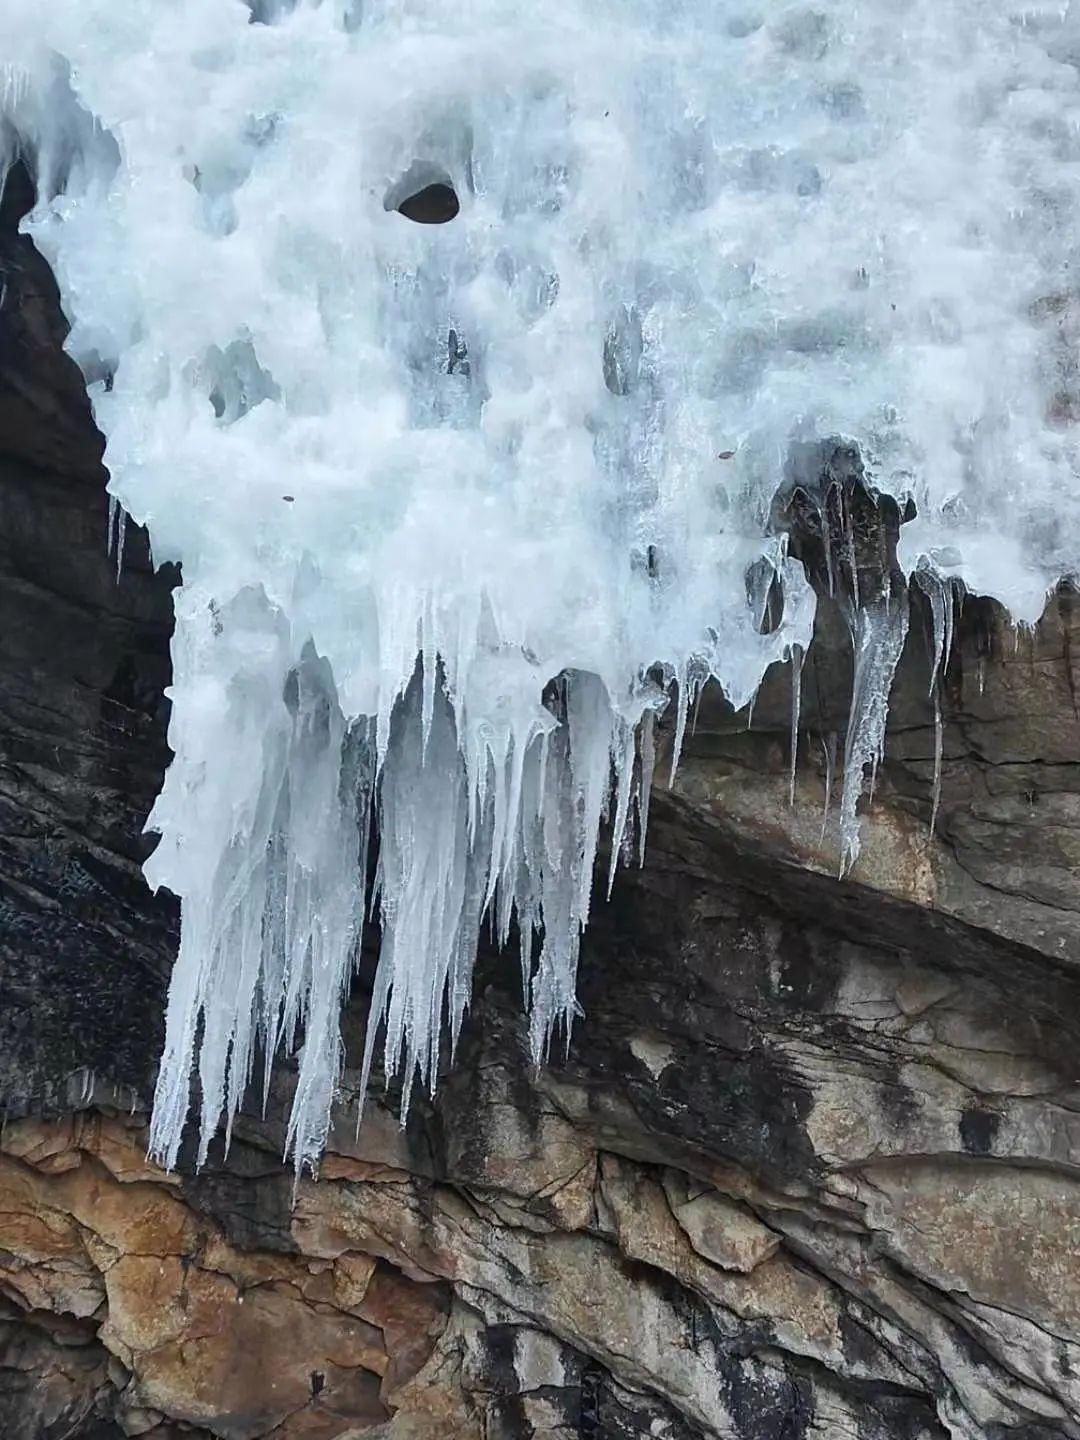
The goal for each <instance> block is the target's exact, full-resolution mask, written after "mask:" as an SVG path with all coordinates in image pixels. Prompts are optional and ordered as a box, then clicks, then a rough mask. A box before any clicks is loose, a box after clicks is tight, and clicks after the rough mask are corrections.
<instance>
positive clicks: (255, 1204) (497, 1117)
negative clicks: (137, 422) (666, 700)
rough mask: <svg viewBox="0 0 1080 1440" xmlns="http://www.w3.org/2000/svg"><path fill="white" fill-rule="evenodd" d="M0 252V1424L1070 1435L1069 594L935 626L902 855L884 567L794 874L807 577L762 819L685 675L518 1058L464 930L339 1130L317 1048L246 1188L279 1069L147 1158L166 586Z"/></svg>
mask: <svg viewBox="0 0 1080 1440" xmlns="http://www.w3.org/2000/svg"><path fill="white" fill-rule="evenodd" d="M0 218H2V217H0ZM0 229H3V226H2V225H0ZM0 267H2V270H3V282H4V283H3V289H4V299H3V302H2V304H0V995H2V997H3V998H2V1001H0V1098H2V1099H3V1102H4V1104H5V1114H6V1120H5V1124H4V1128H3V1132H2V1139H0V1433H2V1434H3V1435H4V1436H5V1437H10V1440H61V1437H64V1440H119V1437H120V1436H130V1435H146V1436H150V1437H153V1440H180V1437H181V1436H194V1437H206V1436H211V1435H212V1436H219V1437H223V1440H261V1437H268V1436H275V1437H279V1440H345V1437H353V1440H354V1437H357V1436H360V1435H364V1436H371V1437H379V1436H385V1437H393V1440H434V1437H476V1440H519V1437H521V1440H570V1437H577V1436H588V1437H595V1440H638V1437H645V1436H650V1437H651V1436H659V1437H666V1440H704V1437H714V1436H720V1437H725V1440H800V1437H804V1436H818V1437H822V1440H833V1437H853V1440H854V1437H858V1440H894V1437H895V1440H941V1437H948V1436H952V1437H965V1440H966V1437H973V1440H974V1437H987V1440H1051V1437H1054V1440H1058V1437H1076V1436H1080V1382H1078V1379H1077V1376H1078V1375H1080V1261H1078V1260H1077V1253H1078V1250H1080V1167H1078V1158H1080V1143H1078V1141H1080V1119H1078V1111H1080V1097H1078V1091H1077V1085H1076V1081H1077V1072H1078V1059H1077V1057H1078V1056H1080V1033H1078V1032H1080V1003H1078V1002H1080V971H1078V968H1077V966H1078V961H1080V886H1078V884H1077V864H1078V861H1080V717H1078V705H1077V698H1076V683H1075V676H1074V660H1073V649H1074V648H1080V633H1078V628H1077V612H1076V605H1075V599H1074V597H1073V595H1072V594H1071V593H1068V592H1062V593H1061V594H1060V595H1059V596H1057V597H1056V598H1055V599H1054V601H1053V602H1052V603H1051V606H1050V608H1049V609H1048V611H1047V614H1046V617H1045V618H1044V620H1043V622H1042V624H1041V625H1040V626H1039V627H1038V629H1037V630H1036V631H1035V632H1034V634H1032V635H1017V634H1016V633H1015V632H1013V631H1012V630H1011V628H1010V627H1009V626H1008V624H1007V622H1006V621H1005V619H1004V617H1003V616H1001V615H1000V613H998V612H996V611H995V610H994V609H993V608H992V607H990V606H987V605H986V604H984V603H982V602H978V601H975V600H972V599H969V600H968V601H967V602H966V604H965V605H964V607H963V609H962V610H961V611H960V612H959V614H958V616H957V628H956V637H955V643H954V645H953V648H952V652H951V656H950V659H949V663H948V666H947V667H946V669H945V672H944V675H943V678H942V681H941V684H940V689H939V691H938V699H939V706H940V712H941V716H942V725H941V732H940V734H941V751H942V761H941V767H940V769H941V779H940V803H939V806H938V811H937V816H936V823H935V826H934V833H933V834H932V835H931V832H930V820H931V812H932V809H933V791H934V770H935V765H934V756H935V748H936V734H937V726H936V722H935V706H934V700H933V696H932V694H931V685H930V676H931V664H932V661H931V655H932V651H933V643H932V623H931V619H930V615H929V609H928V605H927V603H926V602H925V601H924V597H922V595H921V593H920V592H919V591H918V589H917V588H914V589H913V591H912V594H911V597H910V599H911V604H912V607H913V609H912V621H911V625H910V629H909V633H908V639H907V645H906V648H905V652H904V656H903V659H902V661H901V664H900V668H899V671H898V675H897V679H896V684H895V687H894V692H893V701H892V709H891V720H890V729H889V740H888V748H887V754H886V758H885V762H884V764H883V765H882V766H881V767H880V769H879V772H878V775H877V779H876V786H875V791H874V796H873V800H872V802H871V803H869V804H868V805H867V806H866V807H865V810H864V819H863V848H862V854H861V856H860V859H859V861H858V864H857V865H856V867H855V870H854V871H853V873H852V874H851V875H850V876H849V877H848V878H847V879H845V880H844V881H840V880H838V879H837V878H836V875H837V870H838V839H837V835H836V831H835V815H836V811H837V808H838V791H837V790H836V788H835V786H834V793H833V797H832V803H831V805H830V806H829V813H828V815H827V816H826V814H825V810H826V806H825V798H826V797H825V791H826V785H825V780H826V777H827V770H828V768H829V767H828V765H827V763H826V762H827V757H828V756H829V754H830V752H833V753H835V750H836V748H837V744H838V743H839V747H840V749H841V750H842V737H843V734H844V730H845V727H846V723H847V707H848V697H849V695H850V679H851V646H850V641H849V639H848V633H847V629H846V624H845V622H844V618H843V615H842V613H841V609H840V607H839V606H838V605H836V604H834V603H832V602H831V601H830V600H829V599H828V597H827V595H826V596H824V598H823V600H822V604H821V607H820V614H819V623H818V635H817V639H816V641H815V644H814V646H813V648H812V649H811V651H810V654H809V656H808V657H807V659H806V663H805V667H804V671H803V676H802V682H803V683H802V705H801V710H800V715H799V725H798V734H799V742H798V753H797V757H796V758H797V766H796V783H795V803H794V805H791V804H789V783H790V779H789V777H790V758H791V757H790V738H789V737H790V729H791V685H790V673H789V672H788V671H785V670H777V671H775V672H773V673H772V674H771V675H770V676H769V678H768V680H767V683H766V685H765V687H764V689H763V691H762V694H761V696H760V697H759V699H758V702H757V704H756V705H755V708H754V714H753V724H752V726H748V724H747V717H746V716H745V715H733V714H731V712H730V710H729V709H728V708H727V707H726V706H725V705H724V703H723V701H722V699H721V698H720V697H719V696H716V695H710V694H706V695H705V696H704V697H703V699H702V703H701V705H700V707H699V710H698V714H697V718H696V725H695V727H694V730H693V733H692V734H691V735H689V737H688V740H687V746H686V751H685V754H684V758H683V761H682V765H681V767H680V772H679V778H678V781H677V783H676V786H675V788H674V790H672V791H667V790H665V789H662V788H661V789H658V791H657V794H656V796H655V800H654V808H653V815H652V821H651V829H650V836H649V852H648V858H647V862H646V865H645V867H644V869H643V870H641V871H627V872H624V873H622V874H621V875H620V877H619V879H618V881H617V883H616V886H615V892H614V896H613V898H612V901H611V903H610V904H606V905H605V904H603V903H598V904H597V906H596V909H595V915H594V920H593V923H592V925H591V928H590V931H589V933H588V935H587V937H586V941H585V945H584V953H583V960H582V969H581V983H580V999H581V1003H582V1007H583V1010H584V1015H583V1017H582V1019H581V1020H580V1021H579V1023H578V1024H577V1026H576V1027H575V1030H574V1033H573V1036H572V1037H571V1041H570V1044H569V1048H568V1050H567V1051H566V1052H565V1053H562V1052H559V1053H557V1054H555V1055H553V1057H552V1061H551V1063H550V1065H549V1066H548V1067H547V1068H546V1069H545V1070H543V1071H542V1072H541V1073H539V1074H534V1073H533V1072H532V1071H531V1068H530V1066H529V1063H528V1059H527V1041H526V1037H525V1033H524V1028H523V1024H522V1017H521V1007H520V997H519V994H518V981H517V974H516V970H517V967H516V961H513V962H511V963H501V962H499V960H498V959H497V957H492V956H488V957H485V958H484V961H483V963H482V965H481V967H480V972H479V975H478V984H477V992H476V999H475V1004H474V1006H473V1011H472V1015H471V1017H470V1019H469V1021H468V1024H467V1029H466V1033H465V1035H464V1036H463V1041H462V1046H461V1049H460V1051H459V1055H458V1057H457V1063H456V1065H455V1067H454V1068H453V1069H452V1070H451V1071H448V1072H447V1074H446V1075H445V1077H444V1080H443V1083H442V1086H441V1089H440V1091H439V1093H438V1096H437V1098H436V1100H435V1101H434V1102H432V1103H425V1102H419V1101H418V1102H416V1103H415V1104H414V1107H413V1110H412V1113H411V1115H410V1119H409V1123H408V1125H407V1126H406V1127H405V1129H401V1128H400V1127H399V1125H398V1122H397V1119H396V1114H395V1112H394V1109H393V1103H392V1102H393V1097H392V1096H388V1097H383V1096H382V1095H381V1094H379V1093H377V1094H376V1095H375V1096H374V1097H373V1099H372V1100H371V1102H369V1106H368V1109H367V1112H366V1115H365V1120H364V1125H363V1127H362V1129H361V1131H360V1134H359V1136H357V1134H356V1129H355V1105H354V1103H353V1102H354V1100H355V1094H354V1093H350V1087H352V1090H353V1091H354V1090H355V1085H356V1083H357V1076H356V1071H355V1070H354V1069H350V1070H349V1072H348V1073H347V1076H346V1087H345V1093H344V1094H343V1096H342V1103H341V1107H340V1112H339V1113H338V1115H337V1116H336V1123H335V1127H334V1130H333V1133H332V1136H331V1142H330V1147H329V1153H328V1155H327V1157H326V1161H325V1163H324V1166H323V1169H322V1173H321V1175H320V1178H319V1179H318V1181H317V1182H313V1181H311V1180H309V1179H305V1180H303V1181H301V1182H300V1184H299V1185H298V1186H296V1188H295V1190H294V1177H293V1176H292V1175H291V1173H289V1172H287V1171H286V1170H284V1169H283V1168H282V1166H281V1164H280V1160H279V1157H280V1154H281V1150H282V1142H283V1136H284V1128H283V1127H284V1122H283V1116H284V1114H285V1113H286V1111H287V1102H288V1095H289V1087H290V1084H291V1074H290V1071H289V1069H288V1067H287V1066H284V1065H283V1066H281V1067H279V1070H278V1073H277V1076H276V1080H275V1091H274V1094H273V1095H272V1097H271V1104H270V1107H269V1110H268V1113H267V1115H266V1116H265V1117H262V1116H261V1115H259V1114H258V1112H257V1111H256V1110H253V1111H252V1113H251V1114H245V1115H244V1116H242V1117H241V1119H240V1121H239V1122H238V1124H237V1127H236V1132H235V1135H234V1139H233V1144H232V1147H231V1149H230V1150H229V1152H228V1154H227V1155H226V1154H225V1153H224V1151H223V1149H222V1147H221V1145H220V1143H218V1144H216V1145H215V1147H214V1149H213V1152H212V1156H211V1161H210V1164H209V1165H208V1166H207V1167H206V1168H205V1169H204V1170H203V1171H202V1172H201V1173H200V1174H198V1175H196V1174H194V1173H193V1172H192V1171H191V1168H190V1166H187V1165H181V1167H180V1170H179V1172H178V1173H177V1174H175V1175H171V1176H168V1175H165V1174H163V1173H162V1172H161V1171H160V1170H158V1169H157V1168H156V1167H154V1166H153V1165H151V1164H149V1163H147V1162H146V1160H145V1158H144V1154H145V1139H146V1132H145V1120H146V1114H145V1105H146V1103H147V1099H148V1096H149V1093H150V1088H151V1086H152V1082H153V1076H154V1070H155V1065H156V1061H157V1054H158V1048H159V1043H160V1030H161V1012H162V1003H163V997H164V989H165V986H166V984H167V979H168V973H169V966H170V963H171V957H172V953H173V950H174V946H175V941H176V909H175V905H174V903H173V902H172V901H171V899H170V898H169V897H167V896H158V897H154V896H151V895H150V894H149V893H148V891H147V890H146V888H145V886H144V885H143V883H142V880H141V877H140V874H139V869H138V866H139V863H140V861H141V859H142V858H143V856H144V855H145V853H146V849H147V845H148V844H149V843H151V842H150V841H148V840H147V838H145V837H143V836H142V834H141V831H142V826H143V822H144V819H145V815H146V813H147V811H148V808H149V805H150V803H151V801H152V798H153V795H154V793H155V791H156V787H157V784H158V782H159V779H160V775H161V772H162V769H163V767H164V765H165V763H166V761H167V748H166V745H165V738H164V737H165V731H164V727H165V721H166V718H167V707H166V702H165V700H164V698H163V689H164V686H165V685H166V684H167V683H168V673H169V670H168V636H169V629H170V598H169V591H170V586H171V584H172V583H173V582H174V580H175V577H174V576H173V575H170V574H169V573H167V572H159V573H157V574H155V573H154V571H153V568H152V566H151V563H150V559H149V554H148V550H147V546H146V541H145V537H144V536H143V535H142V534H141V533H140V532H139V531H137V530H136V529H135V527H134V526H131V527H129V530H128V534H127V543H126V546H125V556H124V565H123V569H122V573H121V576H120V580H119V582H117V579H116V567H115V561H114V559H113V558H111V557H110V556H109V555H108V554H107V553H106V546H105V538H106V530H107V500H106V496H105V492H104V488H103V487H104V472H103V470H102V466H101V442H100V439H99V437H98V436H97V435H96V433H95V431H94V428H93V425H92V422H91V419H90V415H89V409H88V406H87V402H86V399H85V396H84V393H83V389H82V382H81V378H80V376H79V375H78V374H77V373H76V372H74V370H73V368H72V367H71V365H70V364H69V363H68V362H67V361H66V359H65V358H64V356H63V354H62V351H61V349H60V345H61V342H62V336H63V322H62V317H61V316H60V312H59V307H58V303H57V297H56V291H55V287H54V285H53V283H52V280H51V278H50V276H49V274H48V270H47V268H46V267H45V266H44V264H43V263H42V262H41V260H40V258H39V257H38V256H36V254H35V253H34V252H33V250H32V248H31V247H30V246H29V242H27V241H25V240H22V239H19V238H18V237H17V236H15V235H14V234H13V233H11V230H10V227H9V228H8V229H7V230H6V231H5V233H4V234H3V235H2V236H0ZM835 737H839V742H837V740H836V739H835ZM834 780H836V776H834ZM837 784H838V781H837ZM364 978H365V977H364V976H361V981H360V983H359V984H358V986H357V993H356V996H355V998H354V1003H353V1006H352V1008H351V1010H350V1013H349V1015H348V1017H347V1024H346V1034H347V1041H348V1045H349V1051H350V1058H351V1059H355V1058H356V1055H357V1052H358V1040H359V1037H360V1036H361V1034H362V1028H363V1022H364V1013H365V1004H366V1000H365V994H366V987H365V984H364Z"/></svg>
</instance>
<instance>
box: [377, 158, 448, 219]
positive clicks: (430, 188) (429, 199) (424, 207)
mask: <svg viewBox="0 0 1080 1440" xmlns="http://www.w3.org/2000/svg"><path fill="white" fill-rule="evenodd" d="M383 207H384V208H385V209H386V210H396V211H397V212H398V214H399V215H404V216H405V218H406V220H412V221H414V222H415V223H416V224H417V225H445V224H446V222H447V221H448V220H453V218H454V216H455V215H456V214H457V213H458V211H459V210H460V208H461V204H460V202H459V200H458V197H457V191H456V190H455V189H454V182H453V181H452V180H451V179H450V176H449V175H448V174H447V173H446V171H445V170H443V169H442V167H441V166H438V165H435V164H433V163H432V162H431V161H430V160H414V161H413V163H412V164H411V165H410V166H409V168H408V170H406V171H405V174H404V175H403V176H402V177H401V179H400V180H399V181H398V182H397V184H396V185H391V187H390V189H389V190H388V191H387V192H386V197H385V199H384V200H383Z"/></svg>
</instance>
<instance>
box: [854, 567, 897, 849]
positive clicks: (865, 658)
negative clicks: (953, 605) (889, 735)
mask: <svg viewBox="0 0 1080 1440" xmlns="http://www.w3.org/2000/svg"><path fill="white" fill-rule="evenodd" d="M907 629H908V601H907V595H906V594H901V595H900V596H898V597H893V596H892V595H887V596H886V597H885V598H884V599H881V600H877V601H874V602H873V603H872V604H868V605H864V606H863V607H862V609H861V610H859V612H858V614H857V617H856V625H855V667H854V676H853V680H852V687H851V711H850V715H849V718H848V731H847V739H846V741H845V744H844V782H843V790H842V792H841V800H840V874H841V876H843V875H845V874H846V873H847V872H848V871H849V870H850V869H851V867H852V865H854V863H855V861H856V859H857V858H858V854H859V823H858V818H857V813H856V811H857V806H858V803H859V798H860V796H861V794H862V789H863V781H864V775H865V771H866V767H867V766H868V765H873V766H874V767H875V768H876V764H877V761H878V760H879V759H880V757H881V756H882V755H883V754H884V749H885V722H886V720H887V718H888V710H889V691H890V689H891V687H892V679H893V675H894V674H895V672H896V667H897V664H898V663H899V661H900V655H901V653H902V651H903V648H904V641H905V639H906V638H907Z"/></svg>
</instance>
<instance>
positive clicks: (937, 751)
mask: <svg viewBox="0 0 1080 1440" xmlns="http://www.w3.org/2000/svg"><path fill="white" fill-rule="evenodd" d="M933 698H934V787H933V800H932V802H931V805H930V838H931V840H932V839H933V838H934V827H935V825H936V824H937V814H938V806H939V804H940V803H941V760H942V753H943V744H942V733H941V682H940V680H939V681H938V683H937V684H936V685H935V686H934V696H933Z"/></svg>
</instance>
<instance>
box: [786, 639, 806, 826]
mask: <svg viewBox="0 0 1080 1440" xmlns="http://www.w3.org/2000/svg"><path fill="white" fill-rule="evenodd" d="M802 667H803V652H802V646H801V645H793V646H792V647H791V767H790V775H789V777H788V804H789V805H790V806H791V808H792V809H794V808H795V772H796V768H797V766H798V763H799V716H800V713H801V711H802Z"/></svg>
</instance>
